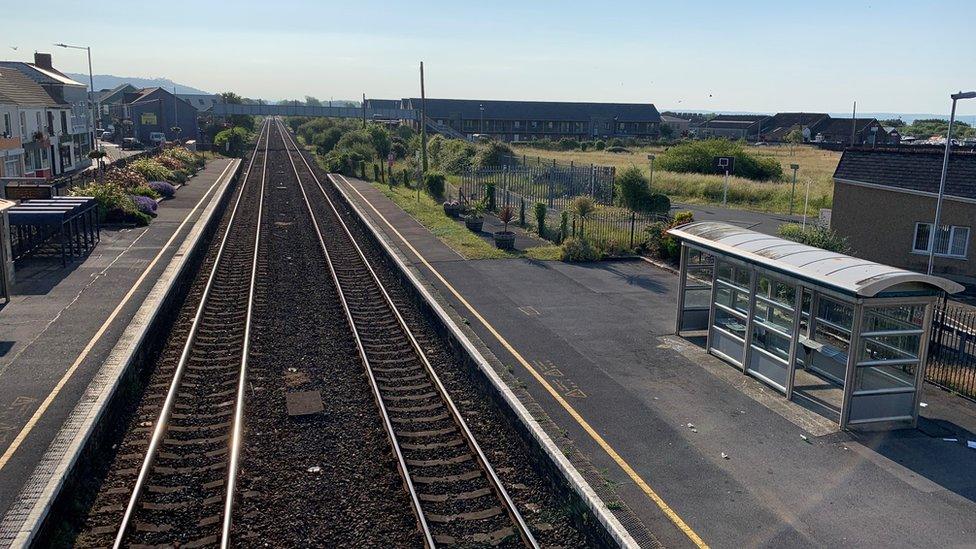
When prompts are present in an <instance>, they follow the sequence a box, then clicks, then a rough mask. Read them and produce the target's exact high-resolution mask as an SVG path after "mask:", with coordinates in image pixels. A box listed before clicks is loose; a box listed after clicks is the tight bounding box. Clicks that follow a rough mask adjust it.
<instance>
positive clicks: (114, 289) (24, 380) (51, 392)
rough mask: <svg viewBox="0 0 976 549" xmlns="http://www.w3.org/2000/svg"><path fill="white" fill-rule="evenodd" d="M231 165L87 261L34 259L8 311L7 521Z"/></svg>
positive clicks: (2, 453) (4, 337)
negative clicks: (14, 503)
mask: <svg viewBox="0 0 976 549" xmlns="http://www.w3.org/2000/svg"><path fill="white" fill-rule="evenodd" d="M230 164H231V161H230V160H215V161H212V162H209V163H208V164H207V166H206V167H205V168H204V169H203V170H202V171H201V172H200V173H199V174H197V175H196V176H195V177H193V178H191V179H190V182H189V183H188V184H187V185H185V186H183V187H181V188H180V189H179V191H177V194H176V196H175V197H174V198H172V199H170V200H166V201H164V202H162V203H161V204H160V206H159V209H158V217H157V218H156V219H155V220H153V222H152V224H151V225H149V226H148V227H140V228H111V227H109V228H103V229H102V232H101V241H100V242H99V243H98V245H97V246H96V247H95V249H94V250H93V251H92V253H91V254H90V255H89V256H87V257H86V258H84V259H83V260H79V261H75V262H73V263H70V264H69V265H68V266H67V267H65V268H62V267H61V264H60V261H56V260H48V259H41V258H38V259H28V260H26V261H24V262H23V263H22V264H19V265H18V268H17V271H16V275H15V276H16V279H17V280H16V284H15V285H14V287H13V288H12V290H13V297H12V299H11V301H10V303H8V304H7V305H5V306H4V307H3V308H2V309H0V342H2V344H0V353H2V354H0V516H3V515H4V514H5V512H6V510H7V508H8V507H9V506H10V504H11V502H12V501H13V499H14V497H16V495H17V494H18V493H19V492H20V489H21V487H22V485H23V483H24V481H25V480H26V479H27V478H28V476H29V475H30V473H31V471H33V470H34V466H35V465H36V463H37V462H38V460H39V459H40V458H41V456H42V455H43V453H44V452H45V450H46V449H47V448H48V445H49V444H50V443H51V440H52V439H53V437H54V436H55V434H56V433H57V431H58V429H59V428H60V427H61V425H62V423H63V422H64V421H65V418H66V417H67V415H68V414H69V413H70V411H71V410H72V409H73V408H74V407H75V405H76V404H77V402H78V399H79V398H80V396H81V394H82V393H83V392H84V390H85V387H87V386H88V384H89V382H90V381H91V379H92V376H93V375H95V372H96V371H97V370H98V367H99V366H100V365H101V363H102V362H103V361H104V359H105V358H106V356H108V353H109V352H110V351H111V349H112V347H113V346H114V345H115V343H116V341H117V340H118V338H119V336H120V335H121V333H122V331H123V330H124V329H125V327H126V326H127V325H128V323H129V320H130V319H131V318H132V316H133V314H135V311H136V310H138V308H139V306H140V304H141V303H142V301H143V299H144V298H145V296H146V294H148V292H149V290H150V289H151V288H152V286H153V283H154V282H155V280H156V278H157V277H158V276H159V275H160V274H161V273H162V272H163V270H164V269H165V268H166V265H167V264H168V263H169V260H170V259H171V258H172V256H173V254H174V253H175V252H176V250H177V249H178V248H179V246H180V245H181V244H182V242H183V239H184V238H185V236H186V234H187V233H188V232H189V231H190V229H191V228H192V227H193V223H194V222H195V221H196V219H197V218H198V216H199V215H200V213H201V212H202V211H203V210H204V208H205V206H206V204H207V203H208V202H209V201H211V200H213V198H214V196H215V194H216V190H217V188H218V185H217V183H218V179H220V178H221V176H224V177H227V176H229V174H228V173H227V172H229V171H230V170H229V168H230Z"/></svg>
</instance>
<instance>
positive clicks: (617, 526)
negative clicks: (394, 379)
mask: <svg viewBox="0 0 976 549" xmlns="http://www.w3.org/2000/svg"><path fill="white" fill-rule="evenodd" d="M330 178H331V177H330ZM333 184H335V186H336V188H337V189H338V190H339V192H340V193H341V194H342V196H343V198H344V199H345V201H346V203H347V204H348V205H349V207H350V208H351V209H352V210H353V211H354V212H355V213H356V215H357V216H358V217H359V219H360V220H361V221H362V222H363V224H364V225H365V226H366V227H367V228H368V229H369V231H370V232H371V233H372V234H373V236H374V238H376V240H377V242H379V243H380V245H381V246H382V247H383V249H384V250H385V251H386V253H387V254H388V255H389V257H390V258H391V259H392V260H393V261H394V263H395V264H396V265H397V267H398V268H399V269H400V270H401V272H402V273H403V274H404V276H406V277H407V279H408V280H409V281H410V283H411V285H413V287H414V289H415V290H416V291H417V292H418V293H419V294H420V295H421V296H422V297H423V299H424V300H425V301H426V302H427V304H428V306H430V308H431V309H432V310H433V311H435V313H436V314H437V316H438V318H439V319H440V321H441V322H442V323H443V324H444V326H446V327H447V328H448V330H449V331H450V332H451V334H452V335H453V337H455V338H456V339H457V341H459V342H460V343H461V344H462V345H463V346H464V349H465V351H466V352H467V353H468V354H469V355H470V356H471V357H472V358H473V359H474V360H475V362H476V364H477V365H478V367H479V369H480V370H481V372H482V373H483V374H484V375H485V377H486V378H488V379H489V380H490V381H491V383H492V384H493V385H494V387H495V389H496V390H497V391H498V392H499V394H500V395H501V396H502V398H503V399H504V400H505V402H506V403H507V404H508V406H509V407H510V408H511V409H512V410H513V411H514V412H515V414H516V417H518V418H519V420H520V421H521V422H522V424H523V426H524V427H525V428H526V429H527V430H528V431H529V433H531V434H532V436H533V438H534V439H535V440H536V442H537V443H538V444H539V445H540V446H541V447H542V449H543V450H544V451H545V452H546V454H547V455H548V456H549V459H550V460H552V462H553V463H554V464H555V465H556V467H557V468H558V469H559V471H560V473H561V474H562V475H563V476H564V477H565V478H566V480H567V481H568V482H569V484H570V486H571V488H572V489H573V490H574V491H575V492H576V495H577V496H578V497H579V498H580V499H581V500H582V501H583V502H584V503H585V504H586V506H587V507H588V508H589V509H590V511H591V512H592V513H593V514H594V516H595V517H596V518H597V520H599V521H600V523H601V524H602V525H603V527H604V528H605V529H606V530H607V532H608V533H609V534H610V536H611V538H612V539H613V540H614V541H615V542H617V544H619V545H620V546H621V547H639V545H638V544H637V542H636V541H635V540H634V538H633V537H632V536H631V535H630V533H629V532H628V531H627V530H626V529H625V528H624V527H623V525H622V524H621V523H620V521H619V520H618V519H617V517H615V516H614V515H613V513H611V512H610V510H609V509H608V508H607V506H606V504H604V502H603V500H601V499H600V497H599V496H597V494H596V492H595V491H594V490H593V488H592V487H591V486H590V484H589V483H588V482H587V481H586V480H585V479H584V478H583V476H582V475H581V474H580V472H579V471H577V470H576V467H574V466H573V464H572V463H570V462H569V460H568V459H567V458H566V456H565V455H563V453H562V452H561V451H560V449H559V447H558V446H557V445H556V443H555V442H554V441H553V440H552V438H550V436H549V435H548V434H547V433H546V432H545V431H544V430H543V429H542V426H541V425H539V422H538V420H536V419H535V418H534V417H532V415H531V414H530V413H529V411H528V409H527V408H526V407H525V405H524V404H523V403H522V401H520V400H519V399H518V397H517V396H516V395H515V393H514V392H513V391H512V389H511V388H510V387H509V386H508V385H507V384H506V383H505V382H504V381H503V380H502V379H501V377H500V376H499V375H498V373H497V371H496V370H495V368H494V367H492V365H491V364H490V363H489V361H488V359H487V358H486V357H485V355H486V354H488V353H490V351H488V349H487V347H486V346H485V345H484V344H482V345H480V346H479V345H475V343H474V341H477V340H479V339H480V338H478V336H477V335H476V334H475V333H474V332H473V331H472V330H471V329H470V328H468V329H466V330H465V329H462V328H461V327H460V325H459V324H458V323H457V322H456V321H455V319H454V318H453V317H452V316H451V315H450V314H448V312H447V311H446V310H445V308H444V307H443V306H442V304H441V303H440V301H439V300H437V299H436V298H435V297H434V296H433V295H432V293H431V291H430V290H429V289H428V287H427V285H425V284H424V283H423V282H422V276H421V275H420V273H418V272H416V271H415V269H414V268H412V267H410V266H408V265H409V263H408V261H406V259H405V258H404V257H403V255H402V253H401V252H400V249H399V248H398V247H397V246H395V245H393V244H392V243H391V242H390V241H389V239H388V238H387V236H386V234H385V233H384V232H383V231H381V230H379V228H378V227H376V226H375V225H374V223H373V221H372V218H370V217H369V216H368V215H366V214H365V213H364V212H363V211H362V209H361V208H360V207H359V204H358V203H357V202H356V201H355V200H353V199H352V198H351V197H350V196H349V195H348V193H347V192H346V189H345V188H344V186H343V185H342V184H339V183H337V182H336V181H335V180H333ZM482 350H484V351H485V352H483V351H482ZM489 356H493V355H489ZM493 358H494V357H493ZM494 360H495V361H496V362H499V361H498V359H497V358H495V359H494ZM499 365H500V362H499Z"/></svg>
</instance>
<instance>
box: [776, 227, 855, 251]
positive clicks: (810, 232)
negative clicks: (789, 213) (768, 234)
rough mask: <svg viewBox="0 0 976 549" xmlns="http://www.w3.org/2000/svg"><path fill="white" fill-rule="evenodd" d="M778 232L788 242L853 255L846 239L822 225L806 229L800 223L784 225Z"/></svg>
mask: <svg viewBox="0 0 976 549" xmlns="http://www.w3.org/2000/svg"><path fill="white" fill-rule="evenodd" d="M777 232H778V233H779V236H781V237H783V238H785V239H787V240H792V241H794V242H799V243H800V244H806V245H807V246H814V247H816V248H822V249H824V250H829V251H831V252H837V253H841V254H850V253H851V247H850V244H849V243H848V242H847V239H846V238H844V237H842V236H840V235H838V234H837V233H835V232H834V231H831V230H830V229H828V228H827V227H822V226H820V225H815V224H812V225H807V228H806V229H804V228H803V226H802V225H800V224H799V223H784V224H782V225H780V226H779V229H778V231H777Z"/></svg>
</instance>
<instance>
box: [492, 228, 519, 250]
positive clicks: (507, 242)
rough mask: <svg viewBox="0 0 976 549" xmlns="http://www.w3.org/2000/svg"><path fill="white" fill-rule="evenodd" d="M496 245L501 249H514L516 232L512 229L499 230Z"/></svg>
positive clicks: (496, 234) (496, 235)
mask: <svg viewBox="0 0 976 549" xmlns="http://www.w3.org/2000/svg"><path fill="white" fill-rule="evenodd" d="M495 247H496V248H498V249H499V250H514V249H515V233H514V232H512V231H499V232H497V233H495Z"/></svg>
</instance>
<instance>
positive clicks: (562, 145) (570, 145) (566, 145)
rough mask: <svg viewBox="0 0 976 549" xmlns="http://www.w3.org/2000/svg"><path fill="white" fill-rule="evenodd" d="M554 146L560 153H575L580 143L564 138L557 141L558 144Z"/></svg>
mask: <svg viewBox="0 0 976 549" xmlns="http://www.w3.org/2000/svg"><path fill="white" fill-rule="evenodd" d="M556 146H557V147H558V148H559V150H561V151H575V150H576V149H578V148H580V142H579V141H577V140H575V139H570V138H568V137H564V138H562V139H560V140H559V143H558V144H557V145H556Z"/></svg>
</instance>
